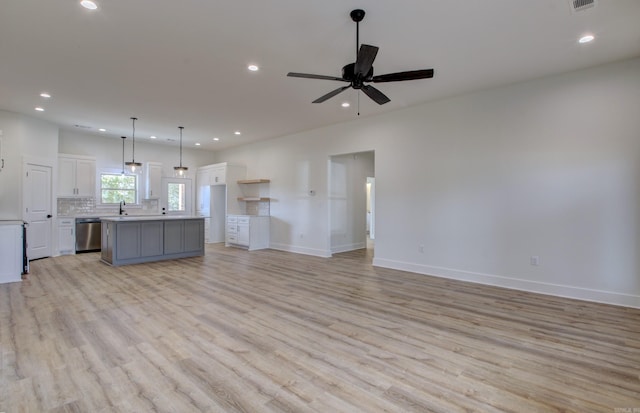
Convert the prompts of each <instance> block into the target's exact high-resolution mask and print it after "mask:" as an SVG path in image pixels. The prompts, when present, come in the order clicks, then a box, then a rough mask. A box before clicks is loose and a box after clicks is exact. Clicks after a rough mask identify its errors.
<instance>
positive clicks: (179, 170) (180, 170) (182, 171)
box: [173, 126, 189, 176]
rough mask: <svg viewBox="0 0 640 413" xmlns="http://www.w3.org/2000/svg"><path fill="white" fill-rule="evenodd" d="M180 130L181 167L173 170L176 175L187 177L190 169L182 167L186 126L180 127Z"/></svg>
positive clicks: (175, 167)
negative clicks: (183, 137)
mask: <svg viewBox="0 0 640 413" xmlns="http://www.w3.org/2000/svg"><path fill="white" fill-rule="evenodd" d="M178 129H180V166H174V167H173V170H174V171H175V173H176V175H178V176H185V175H186V174H187V171H188V170H189V168H187V167H186V166H182V130H183V129H184V126H178Z"/></svg>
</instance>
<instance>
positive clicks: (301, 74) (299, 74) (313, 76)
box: [287, 72, 348, 82]
mask: <svg viewBox="0 0 640 413" xmlns="http://www.w3.org/2000/svg"><path fill="white" fill-rule="evenodd" d="M287 76H289V77H303V78H305V79H322V80H338V81H340V82H348V80H344V79H343V78H341V77H335V76H325V75H312V74H309V73H294V72H289V73H287Z"/></svg>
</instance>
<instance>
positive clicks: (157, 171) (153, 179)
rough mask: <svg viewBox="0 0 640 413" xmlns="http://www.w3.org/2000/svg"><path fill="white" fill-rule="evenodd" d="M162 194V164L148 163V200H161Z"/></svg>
mask: <svg viewBox="0 0 640 413" xmlns="http://www.w3.org/2000/svg"><path fill="white" fill-rule="evenodd" d="M161 194H162V164H159V163H155V162H149V163H147V198H160V195H161Z"/></svg>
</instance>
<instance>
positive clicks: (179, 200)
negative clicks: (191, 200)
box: [167, 182, 187, 212]
mask: <svg viewBox="0 0 640 413" xmlns="http://www.w3.org/2000/svg"><path fill="white" fill-rule="evenodd" d="M167 195H168V196H167V206H168V207H169V208H168V210H169V212H184V211H186V210H187V196H186V195H187V191H186V185H185V184H183V183H173V182H169V183H167Z"/></svg>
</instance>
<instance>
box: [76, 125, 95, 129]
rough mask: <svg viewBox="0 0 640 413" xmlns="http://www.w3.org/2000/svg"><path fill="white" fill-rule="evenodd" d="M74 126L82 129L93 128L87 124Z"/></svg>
mask: <svg viewBox="0 0 640 413" xmlns="http://www.w3.org/2000/svg"><path fill="white" fill-rule="evenodd" d="M73 126H75V127H76V128H80V129H91V126H87V125H73Z"/></svg>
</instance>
